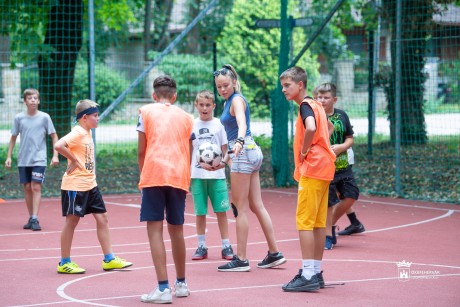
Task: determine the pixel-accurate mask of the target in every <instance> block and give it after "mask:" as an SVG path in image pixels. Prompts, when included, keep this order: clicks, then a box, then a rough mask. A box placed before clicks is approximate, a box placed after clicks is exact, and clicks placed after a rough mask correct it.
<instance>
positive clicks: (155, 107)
mask: <svg viewBox="0 0 460 307" xmlns="http://www.w3.org/2000/svg"><path fill="white" fill-rule="evenodd" d="M153 89H154V93H153V100H154V101H155V103H151V104H148V105H145V106H143V107H142V108H140V110H139V121H138V124H137V131H138V141H139V143H138V162H139V170H140V173H141V175H140V181H139V188H140V189H141V190H142V203H141V214H140V220H141V222H147V233H148V237H149V242H150V251H151V254H152V259H153V264H154V266H155V272H156V275H157V279H158V287H157V288H156V289H155V290H153V291H152V292H151V293H149V294H144V295H142V297H141V301H142V302H144V303H157V304H168V303H172V295H171V289H170V287H169V281H168V272H167V268H166V249H165V245H164V240H163V220H164V219H165V212H166V221H167V224H168V232H169V236H170V238H171V246H172V254H173V259H174V265H175V268H176V276H177V279H176V282H175V286H174V288H175V294H176V297H187V296H189V295H190V292H189V289H188V286H187V283H186V282H185V254H186V249H185V239H184V230H183V228H184V212H185V197H186V195H187V192H188V189H189V187H190V150H191V141H190V137H191V135H192V128H193V117H192V116H191V115H190V114H188V113H187V112H185V111H184V110H182V109H180V108H179V107H176V106H174V105H173V103H174V102H175V101H176V97H177V93H176V81H174V79H173V78H171V77H170V76H160V77H158V78H156V79H155V81H154V82H153Z"/></svg>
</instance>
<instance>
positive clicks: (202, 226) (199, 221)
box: [195, 215, 206, 235]
mask: <svg viewBox="0 0 460 307" xmlns="http://www.w3.org/2000/svg"><path fill="white" fill-rule="evenodd" d="M195 221H196V234H197V235H205V234H206V215H197V216H196V217H195Z"/></svg>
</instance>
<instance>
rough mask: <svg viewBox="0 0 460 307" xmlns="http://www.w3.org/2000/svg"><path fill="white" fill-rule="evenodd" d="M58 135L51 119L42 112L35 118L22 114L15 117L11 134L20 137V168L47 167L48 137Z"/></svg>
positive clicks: (25, 113)
mask: <svg viewBox="0 0 460 307" xmlns="http://www.w3.org/2000/svg"><path fill="white" fill-rule="evenodd" d="M53 133H56V130H55V129H54V125H53V122H52V121H51V117H50V116H49V115H48V114H47V113H45V112H42V111H38V113H37V114H36V115H34V116H30V115H27V112H22V113H19V114H17V115H16V116H15V117H14V123H13V127H12V128H11V134H12V135H14V136H18V135H20V138H21V139H20V145H19V153H18V166H46V164H47V161H46V135H50V134H53Z"/></svg>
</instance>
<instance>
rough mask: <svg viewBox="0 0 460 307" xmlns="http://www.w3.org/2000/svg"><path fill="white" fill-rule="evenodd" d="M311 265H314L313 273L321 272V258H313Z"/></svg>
mask: <svg viewBox="0 0 460 307" xmlns="http://www.w3.org/2000/svg"><path fill="white" fill-rule="evenodd" d="M313 266H314V270H315V274H318V273H320V272H321V260H313Z"/></svg>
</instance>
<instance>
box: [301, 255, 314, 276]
mask: <svg viewBox="0 0 460 307" xmlns="http://www.w3.org/2000/svg"><path fill="white" fill-rule="evenodd" d="M315 274H316V273H315V263H314V260H313V259H303V260H302V276H303V277H305V278H306V279H310V278H311V277H312V276H313V275H315Z"/></svg>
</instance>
